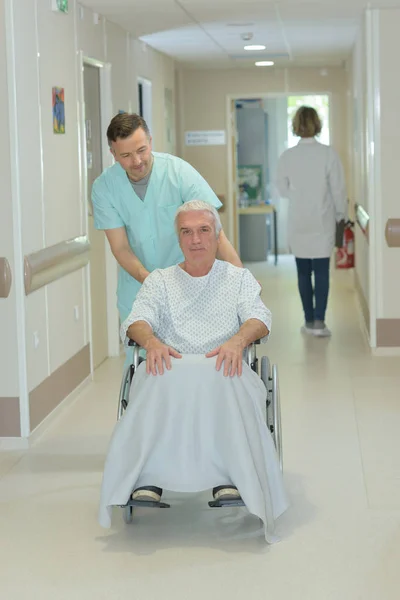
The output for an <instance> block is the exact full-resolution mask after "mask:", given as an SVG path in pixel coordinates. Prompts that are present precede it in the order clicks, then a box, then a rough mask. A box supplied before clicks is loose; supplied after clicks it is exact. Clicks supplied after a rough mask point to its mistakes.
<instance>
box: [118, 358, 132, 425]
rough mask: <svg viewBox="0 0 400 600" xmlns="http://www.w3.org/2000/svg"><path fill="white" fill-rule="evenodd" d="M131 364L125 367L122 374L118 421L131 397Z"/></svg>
mask: <svg viewBox="0 0 400 600" xmlns="http://www.w3.org/2000/svg"><path fill="white" fill-rule="evenodd" d="M131 368H132V367H131V365H128V366H127V367H125V369H124V373H123V375H122V381H121V388H120V390H119V401H118V415H117V419H118V421H119V420H120V418H121V417H122V415H123V414H124V410H125V409H126V407H127V406H128V399H129V388H130V383H131Z"/></svg>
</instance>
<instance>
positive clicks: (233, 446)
mask: <svg viewBox="0 0 400 600" xmlns="http://www.w3.org/2000/svg"><path fill="white" fill-rule="evenodd" d="M175 224H176V230H177V234H178V236H179V242H180V246H181V249H182V252H183V255H184V261H183V263H181V264H179V265H176V266H174V267H169V268H167V269H158V270H155V271H153V272H152V273H151V274H150V275H149V276H148V277H147V279H146V280H145V281H144V283H143V285H142V287H141V289H140V291H139V293H138V295H137V298H136V300H135V302H134V304H133V307H132V312H131V314H130V315H129V317H128V319H127V320H126V321H125V322H124V323H123V324H122V327H121V336H122V338H123V340H124V341H125V343H126V342H127V340H129V339H130V340H134V342H136V344H137V345H138V346H140V347H142V348H143V349H145V351H146V361H145V362H143V363H142V364H140V365H139V366H138V368H137V369H136V372H135V373H134V376H133V377H132V383H131V386H130V390H129V403H128V405H127V408H126V410H125V412H124V414H123V416H122V418H121V419H120V420H119V421H118V422H117V424H116V427H115V430H114V433H113V436H112V440H111V443H110V447H109V451H108V455H107V459H106V464H105V470H104V475H103V483H102V490H101V500H100V512H99V521H100V524H101V525H102V526H104V527H109V526H110V524H111V509H112V506H115V505H117V506H125V507H127V506H128V508H129V509H130V510H132V506H134V505H140V504H141V505H143V506H162V507H165V506H168V505H166V504H163V503H162V502H161V496H162V492H163V490H169V491H173V492H200V491H203V490H207V489H212V490H213V496H214V502H210V506H223V505H229V504H235V505H243V504H244V505H245V506H246V507H247V509H248V510H249V511H250V513H252V514H254V515H257V516H258V517H259V518H260V519H261V520H262V522H263V524H264V531H265V537H266V539H267V541H273V528H274V522H275V519H276V518H277V517H278V516H279V515H281V514H282V513H283V512H284V511H285V510H286V508H287V505H288V503H287V499H286V494H285V490H284V486H283V480H282V474H281V470H280V465H279V460H278V456H277V452H276V448H275V445H274V441H273V439H272V436H271V433H270V430H269V428H268V426H267V424H266V419H265V399H266V389H265V385H264V383H263V381H262V380H261V379H260V378H259V377H258V376H257V374H256V373H255V372H254V371H253V370H252V369H251V368H250V367H249V365H248V364H247V362H246V361H245V360H244V357H243V354H244V352H245V351H246V348H247V347H248V346H249V344H252V343H253V342H255V341H256V340H259V339H260V338H261V339H262V340H261V341H266V339H267V337H268V335H269V330H270V326H271V314H270V312H269V310H268V309H267V308H266V307H265V305H264V304H263V302H262V300H261V298H260V285H259V284H258V283H257V281H256V280H255V279H254V277H253V276H252V274H251V273H250V272H249V271H248V270H247V269H242V268H238V267H235V266H233V265H231V264H229V263H227V262H223V261H220V260H217V259H216V255H217V250H218V236H219V232H220V230H221V223H220V220H219V216H218V213H217V211H216V210H215V209H214V208H213V207H212V206H210V205H209V204H208V203H206V202H203V201H200V200H193V201H191V202H187V203H185V204H183V205H182V206H181V207H180V208H179V209H178V211H177V214H176V218H175ZM128 520H129V519H128Z"/></svg>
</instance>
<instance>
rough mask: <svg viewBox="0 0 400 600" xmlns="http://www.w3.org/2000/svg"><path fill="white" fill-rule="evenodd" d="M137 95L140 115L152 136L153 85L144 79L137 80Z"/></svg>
mask: <svg viewBox="0 0 400 600" xmlns="http://www.w3.org/2000/svg"><path fill="white" fill-rule="evenodd" d="M137 95H138V97H137V106H138V114H139V115H140V116H141V117H143V119H144V120H145V121H146V123H147V126H148V128H149V129H150V133H151V134H152V121H153V119H152V115H153V106H152V84H151V81H150V80H149V79H144V78H143V77H138V78H137ZM153 147H154V140H153Z"/></svg>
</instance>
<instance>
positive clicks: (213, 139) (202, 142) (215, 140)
mask: <svg viewBox="0 0 400 600" xmlns="http://www.w3.org/2000/svg"><path fill="white" fill-rule="evenodd" d="M185 143H186V146H224V145H225V144H226V135H225V131H186V133H185Z"/></svg>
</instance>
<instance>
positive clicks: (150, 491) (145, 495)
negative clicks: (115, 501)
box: [132, 485, 163, 502]
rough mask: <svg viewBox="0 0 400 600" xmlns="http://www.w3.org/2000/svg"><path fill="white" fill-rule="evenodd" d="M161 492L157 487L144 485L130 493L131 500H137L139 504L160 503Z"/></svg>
mask: <svg viewBox="0 0 400 600" xmlns="http://www.w3.org/2000/svg"><path fill="white" fill-rule="evenodd" d="M162 492H163V491H162V489H161V488H159V487H155V486H153V485H146V486H144V487H140V488H137V489H136V490H134V492H133V493H132V500H137V501H139V502H160V500H161V496H162Z"/></svg>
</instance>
